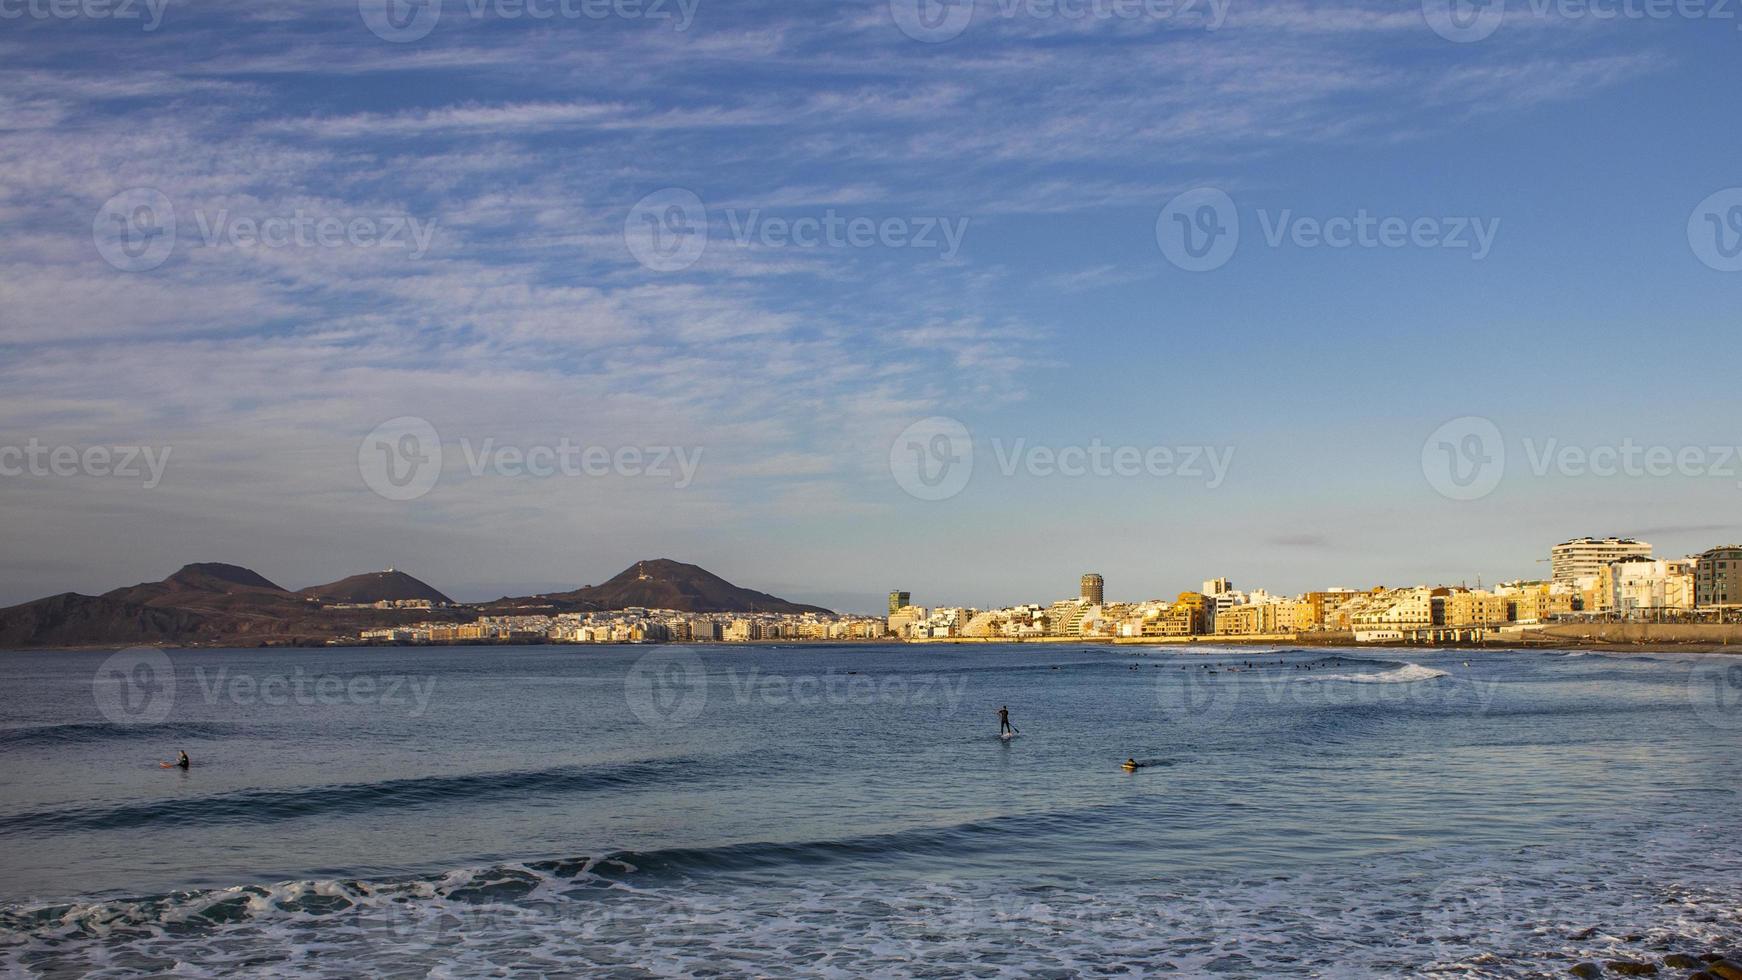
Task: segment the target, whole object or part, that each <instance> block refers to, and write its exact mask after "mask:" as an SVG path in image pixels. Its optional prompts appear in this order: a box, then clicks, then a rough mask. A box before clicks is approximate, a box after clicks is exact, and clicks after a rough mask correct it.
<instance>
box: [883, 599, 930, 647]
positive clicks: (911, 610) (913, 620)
mask: <svg viewBox="0 0 1742 980" xmlns="http://www.w3.org/2000/svg"><path fill="white" fill-rule="evenodd" d="M925 618H926V612H925V607H924V606H902V607H901V608H900V609H897V610H896V611H894V612H892V613H890V614H889V632H890V633H892V634H894V635H895V636H897V637H900V638H901V639H904V640H905V639H907V638H908V637H909V636H911V635H912V630H913V627H914V625H915V624H917V623H923V622H925Z"/></svg>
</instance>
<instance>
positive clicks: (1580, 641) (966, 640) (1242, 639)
mask: <svg viewBox="0 0 1742 980" xmlns="http://www.w3.org/2000/svg"><path fill="white" fill-rule="evenodd" d="M1633 628H1635V629H1637V628H1638V627H1637V626H1635V627H1633ZM1072 645H1075V646H1095V647H1107V648H1117V647H1130V648H1134V649H1163V650H1168V651H1171V652H1176V653H1182V654H1190V653H1197V652H1203V653H1208V652H1210V651H1212V650H1217V649H1231V650H1249V649H1252V648H1255V647H1266V648H1273V647H1278V646H1286V647H1294V648H1300V649H1313V648H1324V649H1344V650H1349V649H1353V650H1428V651H1434V650H1462V651H1468V652H1474V653H1480V652H1483V651H1491V652H1495V653H1500V652H1519V653H1523V652H1529V651H1532V650H1556V651H1559V650H1586V651H1592V652H1597V653H1726V654H1742V641H1738V642H1735V643H1728V642H1723V641H1718V640H1676V639H1672V638H1668V637H1663V638H1649V637H1648V638H1642V639H1620V638H1596V637H1589V636H1564V635H1558V634H1542V633H1532V634H1526V635H1521V636H1518V637H1508V638H1507V639H1505V640H1483V641H1479V642H1451V641H1447V642H1441V643H1410V642H1407V641H1402V640H1381V641H1372V642H1365V643H1357V642H1355V640H1354V638H1353V637H1352V636H1351V635H1350V634H1348V633H1336V634H1324V635H1320V634H1312V633H1301V634H1267V635H1261V636H1214V635H1210V636H1191V637H1141V638H1139V637H1101V636H1047V637H1027V638H1022V639H1016V638H1011V637H972V636H953V637H937V638H928V639H905V640H902V639H894V638H885V639H878V640H748V641H744V642H726V641H723V640H714V641H701V642H672V641H664V640H662V641H657V642H635V641H628V640H626V641H623V642H619V643H554V642H549V641H544V642H538V641H527V640H516V641H513V642H496V641H488V640H459V641H454V642H449V643H330V642H326V641H311V642H302V643H253V644H249V645H243V644H227V643H198V644H188V643H161V642H159V643H124V644H123V643H91V644H79V645H76V646H49V647H8V648H4V649H0V653H101V652H110V653H113V652H117V651H120V650H125V649H129V648H135V647H137V648H146V649H153V650H311V651H312V650H366V649H382V650H415V649H455V648H461V647H523V646H548V647H562V648H573V649H576V650H586V649H604V648H617V647H663V646H688V647H708V648H716V647H717V648H721V649H726V650H733V649H770V648H776V649H790V650H805V649H818V650H824V649H831V648H841V647H846V648H852V647H884V646H890V647H893V646H914V647H926V646H960V647H976V646H1014V647H1021V646H1035V647H1049V646H1072Z"/></svg>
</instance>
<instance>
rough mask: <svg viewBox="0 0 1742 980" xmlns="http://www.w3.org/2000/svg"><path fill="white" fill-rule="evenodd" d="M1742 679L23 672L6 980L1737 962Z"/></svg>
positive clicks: (404, 663)
mask: <svg viewBox="0 0 1742 980" xmlns="http://www.w3.org/2000/svg"><path fill="white" fill-rule="evenodd" d="M1738 665H1742V661H1738V660H1732V659H1729V658H1725V657H1722V656H1693V655H1642V656H1616V655H1602V654H1589V655H1582V654H1562V653H1541V652H1529V653H1481V654H1471V653H1464V652H1444V653H1441V652H1431V651H1407V652H1399V651H1370V650H1362V651H1355V650H1344V651H1326V650H1312V651H1298V650H1279V651H1255V650H1217V651H1209V652H1207V653H1206V652H1203V651H1199V652H1195V653H1192V654H1179V653H1172V652H1165V651H1157V650H1150V651H1143V652H1133V651H1132V650H1130V649H1126V648H1080V647H1074V646H1072V647H1064V646H1049V647H1034V646H1027V647H1020V648H1017V647H948V646H927V647H849V648H818V647H807V648H802V649H769V648H729V647H720V646H715V647H710V648H686V647H650V648H634V647H613V648H595V649H587V648H574V647H528V648H494V647H474V648H459V649H381V650H340V651H253V650H247V651H243V650H211V651H171V652H169V653H168V654H166V655H161V659H160V658H159V655H156V654H127V655H123V656H121V657H120V658H119V659H116V660H110V659H109V656H108V655H107V654H104V653H16V654H13V653H8V654H0V972H21V973H40V974H45V975H77V974H83V973H88V972H93V971H95V972H101V973H107V974H112V975H132V974H135V973H150V972H154V971H165V970H167V971H174V972H177V973H184V974H200V973H211V974H228V975H233V974H236V973H239V972H240V973H250V972H253V973H259V974H262V975H268V974H270V975H278V974H283V973H285V972H289V971H295V972H300V973H308V974H323V973H324V974H329V975H334V976H347V975H356V974H358V973H359V972H366V973H375V974H387V975H407V976H421V975H425V974H426V973H429V972H431V971H432V970H433V971H435V972H437V973H442V972H449V973H452V974H454V975H477V974H480V973H484V972H488V971H502V972H507V973H526V974H536V973H548V972H582V973H592V974H609V975H621V976H642V975H661V974H670V975H675V974H694V973H697V972H711V973H714V974H716V975H743V974H776V975H790V974H795V973H802V974H812V975H838V976H859V975H866V974H873V975H914V974H917V975H927V976H956V975H983V976H994V975H1036V974H1039V975H1058V976H1066V975H1076V974H1080V973H1084V972H1133V973H1152V972H1162V971H1166V970H1176V971H1179V972H1181V973H1185V974H1195V975H1202V974H1209V975H1217V974H1219V975H1227V976H1259V975H1263V976H1287V975H1297V976H1398V975H1417V974H1434V975H1445V976H1533V975H1540V974H1541V973H1543V972H1545V971H1546V972H1562V971H1564V970H1565V969H1566V967H1567V966H1568V965H1570V964H1571V963H1573V962H1575V961H1576V960H1577V959H1586V958H1612V957H1615V956H1627V955H1632V956H1649V955H1652V954H1653V953H1654V952H1655V953H1657V954H1658V955H1661V953H1662V952H1666V951H1672V950H1684V949H1687V950H1694V951H1703V950H1706V949H1726V948H1731V947H1732V945H1733V944H1735V943H1736V942H1737V941H1738V940H1742V908H1739V904H1742V903H1739V900H1738V898H1737V896H1739V895H1742V801H1739V799H1738V796H1739V788H1742V706H1739V702H1742V666H1738ZM1002 704H1008V705H1009V706H1010V708H1011V713H1012V719H1013V721H1014V722H1015V724H1016V726H1017V727H1018V728H1019V729H1020V730H1021V734H1020V735H1019V736H1018V737H1016V738H1014V739H1011V740H1002V739H999V738H998V737H997V735H996V733H997V715H996V711H997V708H998V706H999V705H1002ZM178 749H185V750H186V751H187V752H188V753H189V755H190V756H191V757H192V759H193V767H192V768H191V769H190V770H188V771H186V772H183V771H180V770H176V769H167V770H166V769H162V768H160V767H159V765H158V761H159V760H164V759H172V758H174V754H175V752H176V751H177V750H178ZM1128 757H1134V758H1136V759H1138V760H1141V761H1142V762H1143V763H1144V767H1143V768H1141V769H1139V770H1138V771H1137V772H1135V773H1127V772H1125V771H1123V770H1122V769H1121V768H1120V765H1119V764H1120V763H1121V762H1122V761H1124V760H1125V759H1126V758H1128Z"/></svg>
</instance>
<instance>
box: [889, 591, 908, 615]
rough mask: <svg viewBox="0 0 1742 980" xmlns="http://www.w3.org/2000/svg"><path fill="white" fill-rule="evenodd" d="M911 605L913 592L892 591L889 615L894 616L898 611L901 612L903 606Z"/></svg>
mask: <svg viewBox="0 0 1742 980" xmlns="http://www.w3.org/2000/svg"><path fill="white" fill-rule="evenodd" d="M911 605H913V593H911V592H891V593H889V615H891V616H893V615H895V614H896V613H898V612H900V611H901V610H902V609H903V608H905V607H907V606H911Z"/></svg>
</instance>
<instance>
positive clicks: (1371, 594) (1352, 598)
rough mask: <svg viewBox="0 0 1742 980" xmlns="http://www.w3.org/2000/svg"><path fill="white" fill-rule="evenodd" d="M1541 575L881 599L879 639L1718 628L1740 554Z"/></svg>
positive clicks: (1596, 562) (1588, 558)
mask: <svg viewBox="0 0 1742 980" xmlns="http://www.w3.org/2000/svg"><path fill="white" fill-rule="evenodd" d="M1548 561H1549V563H1550V568H1551V577H1550V578H1548V579H1546V580H1536V581H1516V582H1508V583H1505V584H1502V585H1499V586H1496V587H1495V588H1493V589H1484V588H1482V587H1481V586H1480V584H1478V586H1477V587H1476V588H1469V587H1467V586H1463V585H1459V586H1415V587H1410V588H1387V587H1385V586H1378V587H1375V588H1370V589H1364V590H1357V589H1347V588H1333V589H1325V590H1322V591H1316V592H1307V593H1303V594H1300V595H1295V596H1280V595H1273V594H1271V593H1269V592H1266V591H1264V590H1263V589H1258V590H1255V591H1251V592H1245V591H1241V590H1238V589H1236V588H1234V586H1233V583H1232V582H1230V581H1229V580H1227V579H1225V578H1217V579H1210V580H1208V581H1206V582H1204V583H1203V586H1202V588H1201V589H1200V590H1199V591H1196V592H1181V593H1180V594H1179V595H1177V596H1176V597H1174V598H1173V599H1171V600H1166V599H1150V600H1146V601H1142V602H1107V601H1106V600H1105V596H1104V591H1105V582H1104V581H1103V579H1102V578H1101V576H1100V575H1097V574H1094V573H1090V574H1087V575H1084V576H1083V577H1082V579H1081V581H1080V582H1079V589H1078V594H1077V595H1076V596H1075V597H1073V598H1070V599H1063V600H1060V601H1058V602H1053V603H1049V604H1044V605H1040V604H1028V605H1018V606H1008V607H1005V608H1003V609H990V610H980V609H970V608H965V607H951V606H940V607H935V608H931V609H927V608H924V607H921V606H915V605H913V604H912V601H911V597H910V595H909V593H906V592H891V593H890V594H889V615H888V619H887V624H888V628H889V634H890V635H891V636H894V637H897V638H900V639H909V640H928V639H946V638H950V639H955V638H960V639H988V640H992V639H1006V640H1031V639H1054V638H1059V639H1065V638H1080V639H1137V638H1143V637H1152V638H1157V639H1166V638H1189V637H1198V636H1205V637H1216V636H1230V637H1233V636H1238V637H1277V638H1285V637H1290V636H1294V635H1296V634H1300V633H1311V632H1315V631H1338V632H1346V633H1350V634H1353V637H1354V639H1355V640H1356V641H1358V642H1373V641H1397V640H1413V639H1431V640H1434V641H1436V642H1442V641H1455V640H1460V639H1479V638H1480V637H1481V636H1483V635H1486V634H1487V633H1490V632H1500V631H1504V630H1505V629H1508V628H1513V629H1522V628H1525V627H1529V626H1533V625H1540V624H1545V623H1552V622H1556V621H1560V620H1576V619H1594V618H1602V619H1608V620H1623V621H1650V622H1723V621H1733V620H1736V619H1742V546H1735V545H1730V546H1725V547H1720V548H1713V549H1711V550H1709V551H1706V552H1704V553H1703V554H1699V555H1693V556H1688V557H1684V558H1658V557H1654V556H1653V555H1652V549H1651V545H1649V544H1647V543H1646V542H1643V541H1638V540H1634V539H1632V538H1616V537H1609V538H1577V539H1574V540H1572V541H1567V542H1563V543H1562V544H1559V545H1556V546H1554V548H1552V549H1551V550H1550V554H1549V559H1548Z"/></svg>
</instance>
